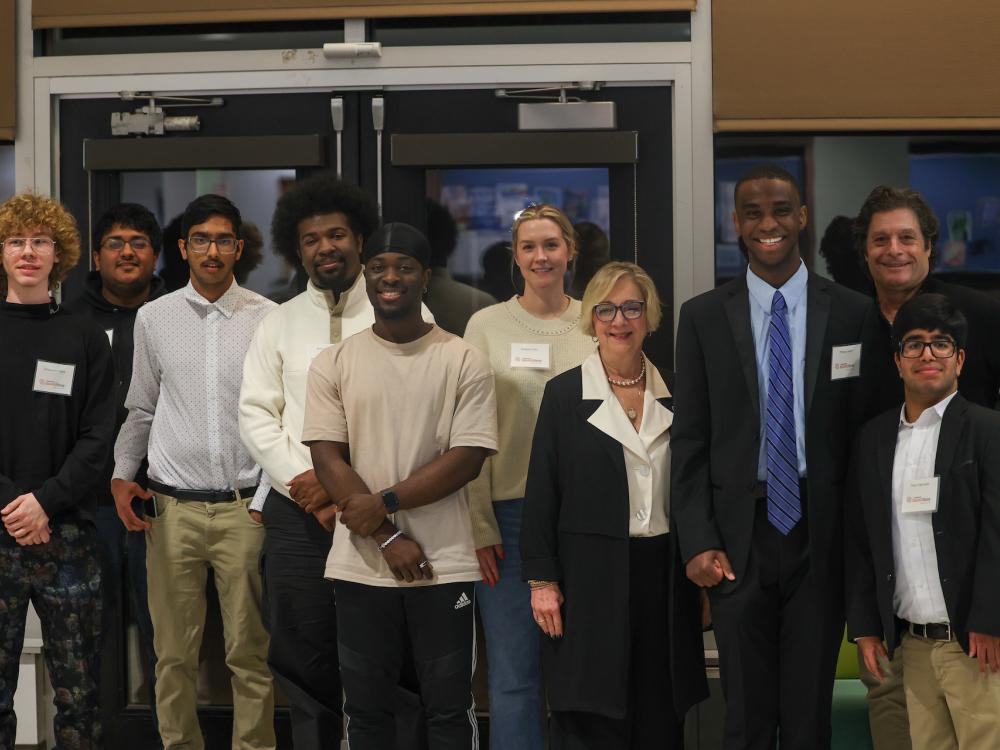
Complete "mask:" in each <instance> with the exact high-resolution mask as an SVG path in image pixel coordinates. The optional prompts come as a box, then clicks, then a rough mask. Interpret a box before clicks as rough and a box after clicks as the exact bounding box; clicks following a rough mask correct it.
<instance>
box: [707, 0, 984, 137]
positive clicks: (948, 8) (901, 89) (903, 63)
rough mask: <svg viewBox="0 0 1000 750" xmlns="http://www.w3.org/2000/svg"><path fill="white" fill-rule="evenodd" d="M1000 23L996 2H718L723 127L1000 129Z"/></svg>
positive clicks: (718, 118)
mask: <svg viewBox="0 0 1000 750" xmlns="http://www.w3.org/2000/svg"><path fill="white" fill-rule="evenodd" d="M998 29H1000V3H995V2H985V1H984V0H949V2H941V0H877V1H875V0H836V2H830V1H828V2H803V1H802V0H767V1H766V2H748V1H747V0H714V2H713V4H712V51H713V79H714V83H713V94H714V112H715V126H716V130H718V131H741V130H742V131H754V130H756V131H764V130H859V129H860V130H880V129H882V130H884V129H899V130H924V129H931V128H933V129H986V128H992V129H995V128H998V127H1000V34H998V33H997V31H998Z"/></svg>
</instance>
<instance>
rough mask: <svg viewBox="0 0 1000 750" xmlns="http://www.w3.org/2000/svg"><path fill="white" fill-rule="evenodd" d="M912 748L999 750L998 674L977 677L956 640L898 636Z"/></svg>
mask: <svg viewBox="0 0 1000 750" xmlns="http://www.w3.org/2000/svg"><path fill="white" fill-rule="evenodd" d="M902 650H903V687H904V688H905V690H906V707H907V711H908V712H909V715H910V737H911V739H912V740H913V747H914V750H951V749H952V748H954V749H955V750H958V748H961V750H979V749H980V748H983V750H986V748H1000V673H998V674H991V673H989V672H987V674H982V673H981V672H980V671H979V661H978V660H976V659H970V658H969V656H968V655H967V654H966V653H965V652H964V651H962V647H961V645H959V644H958V643H957V642H956V641H950V642H944V641H931V640H927V639H926V638H919V637H917V636H914V635H910V634H909V633H904V634H903V644H902Z"/></svg>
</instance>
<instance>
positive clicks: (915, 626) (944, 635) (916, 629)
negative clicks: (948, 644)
mask: <svg viewBox="0 0 1000 750" xmlns="http://www.w3.org/2000/svg"><path fill="white" fill-rule="evenodd" d="M906 629H907V631H909V633H910V635H915V636H917V637H919V638H926V639H927V640H929V641H953V640H955V631H954V630H952V629H951V623H948V622H929V623H927V624H926V625H921V624H919V623H916V622H906Z"/></svg>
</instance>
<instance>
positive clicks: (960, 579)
mask: <svg viewBox="0 0 1000 750" xmlns="http://www.w3.org/2000/svg"><path fill="white" fill-rule="evenodd" d="M967 330H968V324H967V322H966V320H965V317H964V316H963V315H962V313H961V312H960V311H959V310H958V309H957V306H956V305H954V304H953V303H952V302H951V301H950V300H949V299H948V298H947V297H944V296H942V295H938V294H922V295H919V296H916V297H914V298H913V299H911V300H910V301H908V302H906V303H905V304H904V305H903V306H902V307H900V308H899V311H898V314H897V315H896V316H895V321H894V323H893V334H894V335H893V338H894V340H895V341H896V346H897V349H896V355H895V363H896V366H897V368H898V372H899V375H900V377H901V378H902V381H903V384H904V389H905V402H904V404H903V409H902V411H900V409H899V408H898V407H896V408H892V409H890V410H889V411H887V412H886V413H884V414H882V415H881V416H878V417H876V418H875V419H873V420H872V421H871V422H869V423H868V424H867V425H865V427H864V429H863V430H862V432H861V434H860V436H859V439H858V443H857V446H856V447H855V456H854V461H853V463H852V471H851V482H850V491H849V492H848V495H847V497H848V498H849V500H848V511H847V518H848V524H849V528H848V533H847V535H846V547H847V560H848V563H847V567H848V583H849V585H848V594H849V596H848V620H847V625H848V634H849V636H850V637H851V639H853V640H855V641H856V642H857V644H858V650H859V651H860V653H861V654H862V657H863V659H864V661H865V664H866V665H867V667H868V669H869V670H871V672H872V673H873V674H874V675H875V677H876V678H878V679H882V678H883V677H884V671H883V664H881V663H880V662H879V660H880V658H882V659H884V658H885V656H886V649H885V646H883V642H885V644H887V646H888V651H889V654H893V652H901V654H902V663H903V686H904V690H905V694H906V704H907V706H908V708H909V734H910V738H911V740H912V743H913V747H914V748H917V750H924V749H925V748H926V749H927V750H930V749H931V748H933V750H949V748H955V750H957V749H958V748H959V747H960V746H961V747H969V748H987V747H990V748H994V747H1000V721H998V720H997V716H998V715H1000V675H997V674H996V673H997V672H998V671H1000V599H998V597H997V593H996V586H997V580H998V579H1000V462H998V457H1000V452H998V446H1000V414H997V412H995V411H992V410H990V409H986V408H983V407H981V406H978V405H976V404H972V403H970V402H969V401H968V400H966V399H965V398H964V397H963V396H961V395H959V393H958V383H959V374H960V373H962V372H963V365H964V363H965V362H966V361H967V356H966V350H965V341H966V332H967Z"/></svg>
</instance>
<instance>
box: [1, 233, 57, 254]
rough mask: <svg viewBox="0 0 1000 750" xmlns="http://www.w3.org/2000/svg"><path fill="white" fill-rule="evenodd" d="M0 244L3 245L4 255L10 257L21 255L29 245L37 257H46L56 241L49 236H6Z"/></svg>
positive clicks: (50, 252)
mask: <svg viewBox="0 0 1000 750" xmlns="http://www.w3.org/2000/svg"><path fill="white" fill-rule="evenodd" d="M0 245H3V252H4V255H7V256H11V257H13V256H16V255H23V254H24V251H25V250H27V249H28V246H29V245H30V246H31V252H33V253H34V254H35V255H37V256H38V257H39V258H47V257H48V256H50V255H52V253H53V252H55V249H56V241H55V240H54V239H52V238H51V237H8V238H7V239H5V240H3V242H0Z"/></svg>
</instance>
